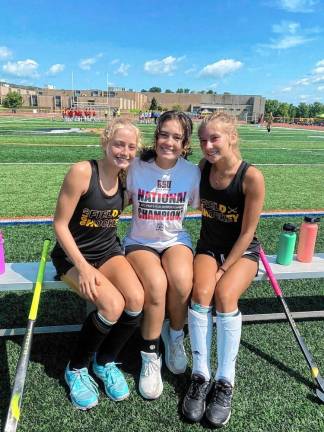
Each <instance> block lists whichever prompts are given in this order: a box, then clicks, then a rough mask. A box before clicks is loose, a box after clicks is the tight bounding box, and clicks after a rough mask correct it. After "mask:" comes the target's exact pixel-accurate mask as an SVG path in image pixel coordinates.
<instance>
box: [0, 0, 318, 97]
mask: <svg viewBox="0 0 324 432" xmlns="http://www.w3.org/2000/svg"><path fill="white" fill-rule="evenodd" d="M0 4H1V9H0V10H1V14H0V24H1V25H0V80H5V81H7V82H10V83H16V84H25V85H38V86H40V87H43V86H44V85H47V84H50V85H54V86H55V87H56V88H66V89H70V88H72V75H73V86H74V88H75V89H82V88H83V89H90V88H91V89H105V88H106V86H107V74H108V82H109V85H113V86H118V87H125V88H127V89H133V90H138V91H139V90H141V89H143V88H144V89H148V88H150V87H152V86H158V87H161V88H162V90H163V91H164V90H165V89H171V90H173V91H175V90H177V88H179V87H181V88H189V89H190V90H209V89H212V90H213V91H216V92H217V93H223V92H224V91H225V92H230V93H233V94H259V95H262V96H265V97H266V98H269V99H279V100H281V101H287V102H292V103H294V104H298V103H300V102H307V103H311V102H314V101H319V102H322V103H324V0H254V1H253V0H204V1H199V0H163V1H157V0H155V1H153V0H134V1H132V0H119V1H118V0H115V1H113V2H112V1H109V0H106V1H105V0H101V1H100V0H87V1H85V0H77V1H67V0H56V1H49V0H29V1H25V0H0Z"/></svg>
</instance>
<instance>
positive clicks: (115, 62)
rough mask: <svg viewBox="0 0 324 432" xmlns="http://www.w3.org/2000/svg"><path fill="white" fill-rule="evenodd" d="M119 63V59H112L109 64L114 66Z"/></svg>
mask: <svg viewBox="0 0 324 432" xmlns="http://www.w3.org/2000/svg"><path fill="white" fill-rule="evenodd" d="M119 62H120V60H119V59H114V60H111V62H110V64H112V65H114V64H117V63H119Z"/></svg>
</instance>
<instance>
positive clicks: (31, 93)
mask: <svg viewBox="0 0 324 432" xmlns="http://www.w3.org/2000/svg"><path fill="white" fill-rule="evenodd" d="M9 91H16V92H18V93H20V94H21V96H22V97H23V107H24V108H28V109H33V110H36V111H40V112H41V111H45V110H48V111H50V112H61V111H62V110H63V109H64V108H71V107H79V108H81V109H82V108H87V107H91V108H93V109H96V110H97V111H99V112H102V111H106V110H107V109H109V110H112V109H114V108H118V109H119V110H120V111H121V112H123V111H129V110H141V111H146V110H148V109H149V107H150V104H151V101H152V98H153V97H154V98H155V99H156V101H157V104H158V106H161V107H162V109H163V110H167V109H174V108H177V109H182V110H183V111H187V112H192V113H201V112H203V113H208V112H214V111H226V112H229V113H231V114H233V115H235V116H236V117H237V118H238V119H240V120H246V121H256V120H257V119H258V118H259V116H260V115H261V114H264V108H265V98H264V97H262V96H258V95H233V94H230V93H224V94H207V93H203V94H202V93H198V92H197V93H152V92H136V91H127V90H126V89H124V88H120V87H109V88H108V91H107V90H98V89H90V90H78V89H76V90H60V89H55V88H50V86H48V87H46V88H40V87H31V86H22V85H16V84H9V83H3V82H2V83H0V103H2V100H3V99H4V97H5V96H6V95H7V94H8V92H9Z"/></svg>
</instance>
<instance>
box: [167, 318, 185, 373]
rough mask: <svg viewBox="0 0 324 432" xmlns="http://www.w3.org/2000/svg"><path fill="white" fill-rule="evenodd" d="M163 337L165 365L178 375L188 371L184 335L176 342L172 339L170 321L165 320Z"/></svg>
mask: <svg viewBox="0 0 324 432" xmlns="http://www.w3.org/2000/svg"><path fill="white" fill-rule="evenodd" d="M161 337H162V340H163V343H164V347H165V356H164V360H165V364H166V366H167V368H168V369H169V371H171V372H172V373H173V374H175V375H178V374H181V373H184V372H185V370H186V369H187V364H188V359H187V354H186V351H185V349H184V346H183V334H182V336H179V337H178V338H177V339H176V341H175V342H171V338H170V321H169V320H165V321H164V323H163V327H162V332H161Z"/></svg>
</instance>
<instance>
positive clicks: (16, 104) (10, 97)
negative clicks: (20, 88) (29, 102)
mask: <svg viewBox="0 0 324 432" xmlns="http://www.w3.org/2000/svg"><path fill="white" fill-rule="evenodd" d="M2 104H3V106H4V107H6V108H11V109H12V111H14V110H16V109H17V108H20V107H21V106H22V104H23V97H22V96H21V94H19V93H18V92H15V91H10V92H9V93H8V94H7V96H6V97H5V98H4V99H3V102H2Z"/></svg>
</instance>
